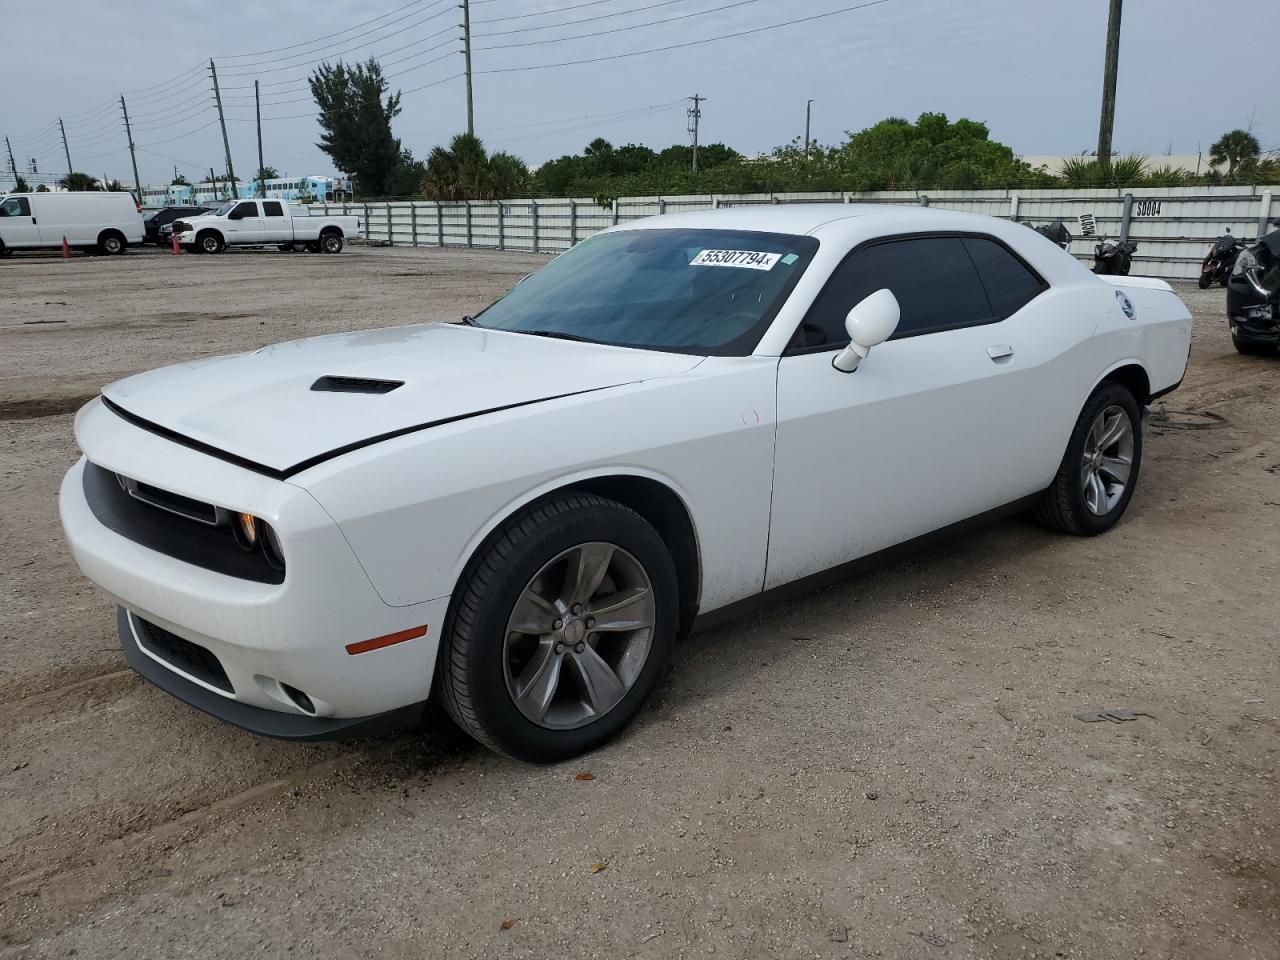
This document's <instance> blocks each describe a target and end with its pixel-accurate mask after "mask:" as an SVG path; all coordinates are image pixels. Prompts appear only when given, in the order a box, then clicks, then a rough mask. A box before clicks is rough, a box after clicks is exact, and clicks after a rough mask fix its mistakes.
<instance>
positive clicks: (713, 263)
mask: <svg viewBox="0 0 1280 960" xmlns="http://www.w3.org/2000/svg"><path fill="white" fill-rule="evenodd" d="M781 257H782V254H780V253H764V252H763V251H759V250H703V251H702V252H701V253H699V254H698V255H697V256H696V257H694V258H693V259H692V260H690V261H689V266H691V267H738V268H740V269H745V270H772V269H773V265H774V264H775V263H777V262H778V260H779V259H781Z"/></svg>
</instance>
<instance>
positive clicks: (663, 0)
mask: <svg viewBox="0 0 1280 960" xmlns="http://www.w3.org/2000/svg"><path fill="white" fill-rule="evenodd" d="M686 2H688V0H658V2H657V3H650V4H646V5H645V6H643V7H633V8H632V9H630V10H622V11H615V12H614V13H601V14H597V15H596V16H594V17H583V18H582V19H580V20H565V21H564V22H563V23H544V24H543V25H542V26H540V27H516V28H515V29H512V30H493V31H491V32H489V33H477V34H476V36H477V37H501V36H505V35H507V34H512V33H532V32H533V31H535V30H554V29H555V28H557V27H572V26H576V25H577V24H579V23H591V22H592V21H594V20H611V19H613V18H615V17H628V16H630V15H631V14H633V13H643V12H644V11H645V10H653V9H654V8H655V7H669V6H671V5H672V4H673V3H686ZM706 12H707V13H710V12H711V11H709V10H708V11H706ZM637 26H644V24H637ZM566 39H571V38H566Z"/></svg>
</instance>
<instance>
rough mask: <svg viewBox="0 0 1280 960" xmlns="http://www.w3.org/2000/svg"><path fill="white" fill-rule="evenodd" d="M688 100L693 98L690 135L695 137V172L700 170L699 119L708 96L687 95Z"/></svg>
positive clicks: (690, 114)
mask: <svg viewBox="0 0 1280 960" xmlns="http://www.w3.org/2000/svg"><path fill="white" fill-rule="evenodd" d="M685 99H686V100H692V101H693V106H692V107H690V108H689V135H690V136H692V137H693V172H694V174H695V175H696V174H697V172H698V121H699V120H701V119H702V102H703V101H704V100H706V99H707V98H706V97H701V96H699V95H698V94H696V93H695V94H694V95H693V96H692V97H685Z"/></svg>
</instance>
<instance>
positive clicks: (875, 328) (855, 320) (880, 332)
mask: <svg viewBox="0 0 1280 960" xmlns="http://www.w3.org/2000/svg"><path fill="white" fill-rule="evenodd" d="M901 315H902V310H901V308H900V307H899V306H898V298H897V297H895V296H894V295H893V291H892V290H888V289H884V290H877V291H876V292H875V293H873V294H871V296H869V297H867V298H865V299H864V300H863V301H862V302H861V303H859V304H858V305H857V306H856V307H854V308H853V309H852V310H850V311H849V316H848V317H846V318H845V321H844V328H845V330H846V332H848V334H849V345H848V346H847V347H845V348H844V349H843V350H841V351H840V352H839V353H838V354H836V356H835V358H834V359H833V360H832V361H831V365H832V366H833V367H835V368H836V369H837V370H839V371H840V372H841V373H853V371H855V370H857V369H858V364H859V363H861V362H862V361H863V360H865V359H866V358H867V354H869V353H870V352H871V348H872V347H875V346H879V345H880V344H882V343H884V342H885V341H886V340H888V339H889V338H890V337H891V336H893V331H895V330H897V329H898V319H899V317H901Z"/></svg>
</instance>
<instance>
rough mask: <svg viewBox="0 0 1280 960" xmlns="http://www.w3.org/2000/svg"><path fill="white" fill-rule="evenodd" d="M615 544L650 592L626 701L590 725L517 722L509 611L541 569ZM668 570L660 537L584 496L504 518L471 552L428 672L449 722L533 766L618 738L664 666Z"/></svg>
mask: <svg viewBox="0 0 1280 960" xmlns="http://www.w3.org/2000/svg"><path fill="white" fill-rule="evenodd" d="M601 541H602V542H607V543H610V544H614V545H615V546H618V547H621V548H622V549H623V550H625V551H627V552H628V553H629V554H630V555H631V557H632V558H634V560H635V561H636V562H638V563H639V565H640V566H641V567H642V568H643V571H644V573H645V574H646V575H647V576H648V578H649V582H650V584H651V585H652V592H653V599H654V602H655V608H654V609H655V615H654V627H653V630H652V634H651V640H650V646H649V650H648V658H647V660H646V661H645V662H644V665H643V666H642V667H641V668H640V670H639V673H638V674H637V675H636V677H635V680H634V682H633V684H632V686H631V687H630V689H629V690H628V691H627V692H626V694H625V695H623V696H622V697H621V699H620V700H618V701H617V703H616V705H614V706H613V707H612V708H611V709H609V710H607V711H606V712H605V713H604V714H603V715H601V716H600V717H599V718H598V719H595V720H593V721H590V722H587V723H586V724H585V725H583V726H578V727H575V728H573V729H556V730H553V729H548V728H547V727H546V726H541V725H539V724H537V723H535V722H534V721H533V720H531V719H529V718H528V717H526V716H525V714H524V713H522V712H521V710H520V708H519V707H518V706H517V705H516V703H515V701H514V700H513V698H512V695H511V694H510V693H509V692H508V689H507V679H506V669H507V665H506V664H505V663H504V656H505V654H504V640H505V638H506V630H507V627H508V621H509V619H510V616H511V612H512V610H513V609H514V607H515V604H516V602H517V600H518V599H520V597H521V595H522V593H523V591H524V589H525V587H526V586H527V585H528V584H529V583H530V581H531V580H533V578H534V577H535V576H537V575H538V573H539V571H540V570H542V569H543V566H544V565H545V564H547V563H548V562H549V561H551V560H552V559H553V558H556V557H557V556H559V555H560V554H561V553H563V552H564V551H567V550H572V549H573V548H574V547H576V546H578V545H581V544H585V543H593V542H601ZM678 593H679V587H678V585H677V580H676V572H675V564H674V563H673V562H672V560H671V555H670V554H669V553H668V552H667V548H666V546H665V545H664V544H663V542H662V538H661V537H660V536H659V535H658V532H657V531H656V530H654V528H653V527H652V526H651V525H650V524H649V523H648V521H646V520H645V519H644V518H643V517H641V516H640V515H639V514H638V513H636V512H635V511H634V510H631V509H630V508H628V507H625V506H623V505H622V504H620V503H617V502H615V501H613V500H607V499H605V498H603V497H598V496H595V495H592V494H586V493H566V494H560V495H556V496H554V497H552V498H550V499H547V500H544V501H541V502H539V503H536V504H533V505H531V506H529V507H527V508H525V509H524V510H522V511H521V512H519V513H517V514H516V515H515V516H514V517H512V518H511V519H509V520H507V521H506V522H505V523H504V524H503V525H502V526H501V527H500V528H499V529H498V530H497V531H496V532H495V533H494V535H493V536H491V537H490V538H489V539H488V541H486V543H485V545H484V546H483V547H482V548H481V549H480V550H479V551H477V554H476V556H475V557H473V558H472V560H471V562H470V563H469V564H468V565H467V569H466V571H465V572H464V573H463V575H462V578H461V580H460V581H459V583H458V587H457V589H456V590H455V591H454V595H453V603H452V605H451V607H450V610H449V616H448V619H447V621H446V623H445V630H444V638H443V641H442V643H441V647H440V657H439V661H438V666H437V670H436V682H437V690H438V692H439V695H440V699H441V700H442V701H443V704H444V707H445V709H446V710H447V711H448V712H449V715H450V716H451V717H452V718H453V720H454V721H455V722H456V723H457V724H458V726H460V727H461V728H462V729H463V730H464V731H466V732H467V733H468V734H470V735H471V736H472V737H474V738H475V739H476V740H478V741H479V742H480V743H482V744H484V745H485V746H487V747H489V748H491V749H493V750H496V751H498V752H499V753H503V754H506V755H507V756H510V757H514V758H516V759H518V760H526V761H529V762H533V763H554V762H556V761H560V760H567V759H569V758H570V757H575V756H577V755H579V754H581V753H584V752H586V751H588V750H591V749H593V748H595V747H597V746H599V745H600V744H602V743H604V742H605V741H607V740H610V739H611V738H613V737H614V736H616V735H617V734H618V733H619V732H620V731H621V730H622V729H623V728H624V727H626V726H627V725H628V724H629V723H630V722H631V720H632V719H633V718H634V717H635V715H636V713H637V712H638V711H639V710H640V708H641V706H643V704H644V702H645V700H646V699H647V698H648V697H649V694H650V693H651V692H652V691H653V689H654V687H655V686H656V685H657V683H658V681H659V680H660V679H661V677H662V675H663V673H664V672H665V671H666V668H667V665H668V663H669V662H670V659H671V648H672V645H673V643H674V641H675V637H676V632H677V629H678V620H679V617H678V610H679V595H678Z"/></svg>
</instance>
